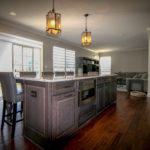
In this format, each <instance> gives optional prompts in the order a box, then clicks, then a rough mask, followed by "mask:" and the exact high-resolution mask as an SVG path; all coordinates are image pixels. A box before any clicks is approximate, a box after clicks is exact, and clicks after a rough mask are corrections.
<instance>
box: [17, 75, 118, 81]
mask: <svg viewBox="0 0 150 150" xmlns="http://www.w3.org/2000/svg"><path fill="white" fill-rule="evenodd" d="M110 76H116V75H115V74H111V75H83V76H78V75H76V76H59V77H53V76H47V77H41V78H39V77H37V78H29V77H27V78H25V77H24V78H20V77H16V80H17V81H18V80H28V81H40V82H62V81H73V80H84V79H93V78H99V77H110Z"/></svg>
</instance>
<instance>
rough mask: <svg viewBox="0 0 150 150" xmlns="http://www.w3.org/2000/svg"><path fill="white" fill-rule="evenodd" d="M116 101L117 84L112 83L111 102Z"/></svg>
mask: <svg viewBox="0 0 150 150" xmlns="http://www.w3.org/2000/svg"><path fill="white" fill-rule="evenodd" d="M116 100H117V83H116V82H113V84H112V102H115V101H116Z"/></svg>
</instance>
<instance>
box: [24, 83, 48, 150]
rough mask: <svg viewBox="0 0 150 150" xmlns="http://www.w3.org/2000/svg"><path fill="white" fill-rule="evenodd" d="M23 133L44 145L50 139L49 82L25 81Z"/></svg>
mask: <svg viewBox="0 0 150 150" xmlns="http://www.w3.org/2000/svg"><path fill="white" fill-rule="evenodd" d="M24 84H25V86H24V87H25V90H24V92H25V93H24V94H25V100H24V118H25V121H24V135H25V136H26V137H28V138H29V139H31V140H32V141H33V142H35V143H37V144H38V145H40V146H42V147H44V146H45V145H46V144H47V142H48V140H49V139H51V112H50V111H51V96H50V93H51V83H45V82H40V81H25V83H24Z"/></svg>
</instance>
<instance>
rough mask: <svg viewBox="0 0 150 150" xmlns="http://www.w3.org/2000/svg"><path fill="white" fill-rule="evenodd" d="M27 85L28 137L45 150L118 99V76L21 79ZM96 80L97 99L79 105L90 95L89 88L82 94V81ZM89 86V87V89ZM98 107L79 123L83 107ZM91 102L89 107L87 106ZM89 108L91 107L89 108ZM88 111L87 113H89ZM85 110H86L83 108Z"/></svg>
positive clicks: (94, 92)
mask: <svg viewBox="0 0 150 150" xmlns="http://www.w3.org/2000/svg"><path fill="white" fill-rule="evenodd" d="M17 80H21V81H22V82H23V87H24V136H25V137H27V138H28V139H30V140H32V141H33V142H34V143H36V144H38V145H39V146H41V147H43V148H44V149H46V148H48V147H50V146H51V144H52V143H53V141H56V140H58V139H62V138H65V137H68V136H71V135H72V134H73V133H74V132H75V131H77V130H78V129H79V128H81V127H82V126H84V125H85V124H86V123H87V122H88V121H89V120H91V119H92V118H94V117H95V116H97V115H99V114H100V113H101V112H102V111H104V110H105V109H106V108H108V107H109V106H110V105H112V104H113V103H114V102H116V98H117V97H116V94H117V91H116V76H115V75H109V76H92V77H75V78H70V79H27V78H18V79H17ZM88 80H93V83H94V85H95V86H94V88H93V89H92V91H90V92H89V93H90V94H91V93H92V94H94V96H93V97H94V99H92V98H89V99H92V101H91V102H88V104H86V103H85V105H84V106H80V105H79V101H81V100H80V98H81V96H83V101H84V99H85V97H87V95H86V93H87V91H85V92H84V93H83V94H82V93H81V96H79V94H78V93H79V88H80V87H79V86H80V82H81V81H82V82H84V81H88ZM85 89H86V88H85ZM90 104H92V106H95V107H90V108H93V109H95V111H93V110H92V111H93V112H96V113H93V115H92V116H90V118H88V119H87V120H86V121H85V122H84V123H82V125H81V124H79V116H80V111H79V110H80V109H81V110H82V108H83V110H84V109H86V108H88V106H90ZM86 105H87V106H86ZM87 110H88V109H87ZM87 110H86V111H85V112H87ZM83 112H84V111H83Z"/></svg>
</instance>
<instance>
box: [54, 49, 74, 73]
mask: <svg viewBox="0 0 150 150" xmlns="http://www.w3.org/2000/svg"><path fill="white" fill-rule="evenodd" d="M53 72H75V51H72V50H68V49H64V48H60V47H53Z"/></svg>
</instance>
